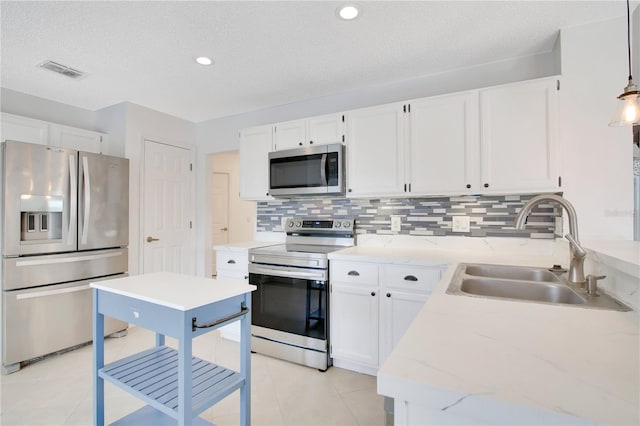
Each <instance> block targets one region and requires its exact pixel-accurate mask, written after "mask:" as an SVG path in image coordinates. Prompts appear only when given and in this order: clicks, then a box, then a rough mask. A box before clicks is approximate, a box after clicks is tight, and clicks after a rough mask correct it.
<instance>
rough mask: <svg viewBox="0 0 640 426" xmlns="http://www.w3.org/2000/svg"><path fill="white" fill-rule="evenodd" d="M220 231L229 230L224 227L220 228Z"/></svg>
mask: <svg viewBox="0 0 640 426" xmlns="http://www.w3.org/2000/svg"><path fill="white" fill-rule="evenodd" d="M220 230H221V231H228V230H229V228H227V227H226V226H225V227H224V228H220Z"/></svg>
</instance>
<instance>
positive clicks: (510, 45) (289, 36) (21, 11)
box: [0, 0, 637, 122]
mask: <svg viewBox="0 0 640 426" xmlns="http://www.w3.org/2000/svg"><path fill="white" fill-rule="evenodd" d="M349 3H355V4H358V5H359V6H360V9H361V10H362V14H361V16H360V17H358V18H357V19H356V20H354V21H351V22H345V21H342V20H339V19H337V18H336V15H335V11H336V8H337V7H338V6H339V5H341V4H344V3H343V2H329V1H285V2H271V1H260V2H249V1H226V2H222V1H200V2H191V1H156V2H152V1H140V2H137V1H134V2H131V1H124V2H116V1H84V2H64V1H63V2H59V1H38V2H22V1H16V2H12V1H4V0H3V1H2V2H1V3H0V13H1V19H2V20H1V24H2V28H1V40H0V42H1V60H2V62H1V81H0V84H1V85H2V87H6V88H9V89H12V90H16V91H20V92H24V93H28V94H31V95H35V96H40V97H43V98H47V99H52V100H55V101H59V102H63V103H66V104H70V105H74V106H78V107H81V108H85V109H89V110H97V109H100V108H104V107H107V106H110V105H113V104H116V103H119V102H123V101H130V102H133V103H136V104H139V105H143V106H146V107H149V108H152V109H155V110H158V111H162V112H165V113H168V114H172V115H175V116H178V117H181V118H185V119H187V120H191V121H194V122H200V121H204V120H208V119H212V118H216V117H221V116H227V115H233V114H238V113H242V112H246V111H252V110H257V109H261V108H265V107H269V106H274V105H280V104H286V103H291V102H296V101H300V100H304V99H310V98H316V97H321V96H326V95H329V94H332V93H338V92H341V91H345V90H349V89H352V88H357V87H366V86H369V85H374V84H379V83H382V82H390V81H396V80H403V79H407V78H412V77H418V76H422V75H427V74H432V73H436V72H442V71H446V70H451V69H455V68H461V67H466V66H470V65H477V64H482V63H487V62H492V61H496V60H501V59H505V58H513V57H518V56H526V55H532V54H536V53H541V52H548V51H550V50H551V49H552V47H553V43H554V41H555V39H556V37H557V34H558V30H559V29H560V28H562V27H566V26H573V25H579V24H582V23H586V22H590V21H598V20H604V19H608V18H612V17H620V16H625V13H626V8H625V3H624V1H599V2H598V1H595V2H593V1H589V2H587V1H470V2H462V1H410V2H401V1H360V2H349ZM633 5H634V7H635V6H636V5H637V1H636V2H633ZM621 43H624V40H621ZM200 55H209V56H211V57H212V58H213V59H214V61H215V64H214V65H213V66H209V67H203V66H201V65H197V64H196V63H195V62H194V61H193V58H194V57H196V56H200ZM47 59H51V60H54V61H56V62H60V63H62V64H65V65H68V66H70V67H73V68H76V69H79V70H81V71H85V72H87V73H88V76H87V77H86V78H84V79H82V80H79V81H74V80H70V79H68V78H65V77H62V76H60V75H57V74H54V73H52V72H50V71H46V70H43V69H40V68H38V67H37V65H38V64H40V63H41V62H43V61H44V60H47Z"/></svg>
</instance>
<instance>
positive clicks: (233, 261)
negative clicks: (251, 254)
mask: <svg viewBox="0 0 640 426" xmlns="http://www.w3.org/2000/svg"><path fill="white" fill-rule="evenodd" d="M227 263H230V264H232V265H233V264H235V263H236V261H235V260H233V259H229V260H227Z"/></svg>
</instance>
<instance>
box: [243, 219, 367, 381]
mask: <svg viewBox="0 0 640 426" xmlns="http://www.w3.org/2000/svg"><path fill="white" fill-rule="evenodd" d="M285 231H286V234H287V237H286V242H285V244H281V245H276V246H268V247H260V248H255V249H251V250H249V283H250V284H253V285H255V286H257V287H258V288H257V290H256V291H254V292H253V293H252V308H253V311H252V320H251V323H252V326H251V350H252V351H253V352H257V353H261V354H264V355H269V356H273V357H276V358H281V359H284V360H287V361H291V362H295V363H298V364H303V365H307V366H309V367H314V368H317V369H319V370H322V371H325V370H326V369H327V368H329V366H330V365H331V358H330V356H329V326H330V325H329V309H330V307H329V260H328V254H329V253H331V252H332V251H336V250H340V249H342V248H345V247H350V246H353V245H354V244H355V234H354V220H353V219H324V218H323V219H287V221H286V223H285Z"/></svg>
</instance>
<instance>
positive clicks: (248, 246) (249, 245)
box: [213, 241, 280, 251]
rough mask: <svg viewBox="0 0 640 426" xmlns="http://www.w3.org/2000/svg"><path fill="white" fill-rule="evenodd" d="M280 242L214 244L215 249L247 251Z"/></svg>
mask: <svg viewBox="0 0 640 426" xmlns="http://www.w3.org/2000/svg"><path fill="white" fill-rule="evenodd" d="M276 244H280V243H279V242H275V241H242V242H239V243H229V244H221V245H215V246H213V249H214V250H231V251H246V250H249V249H252V248H257V247H266V246H273V245H276Z"/></svg>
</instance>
